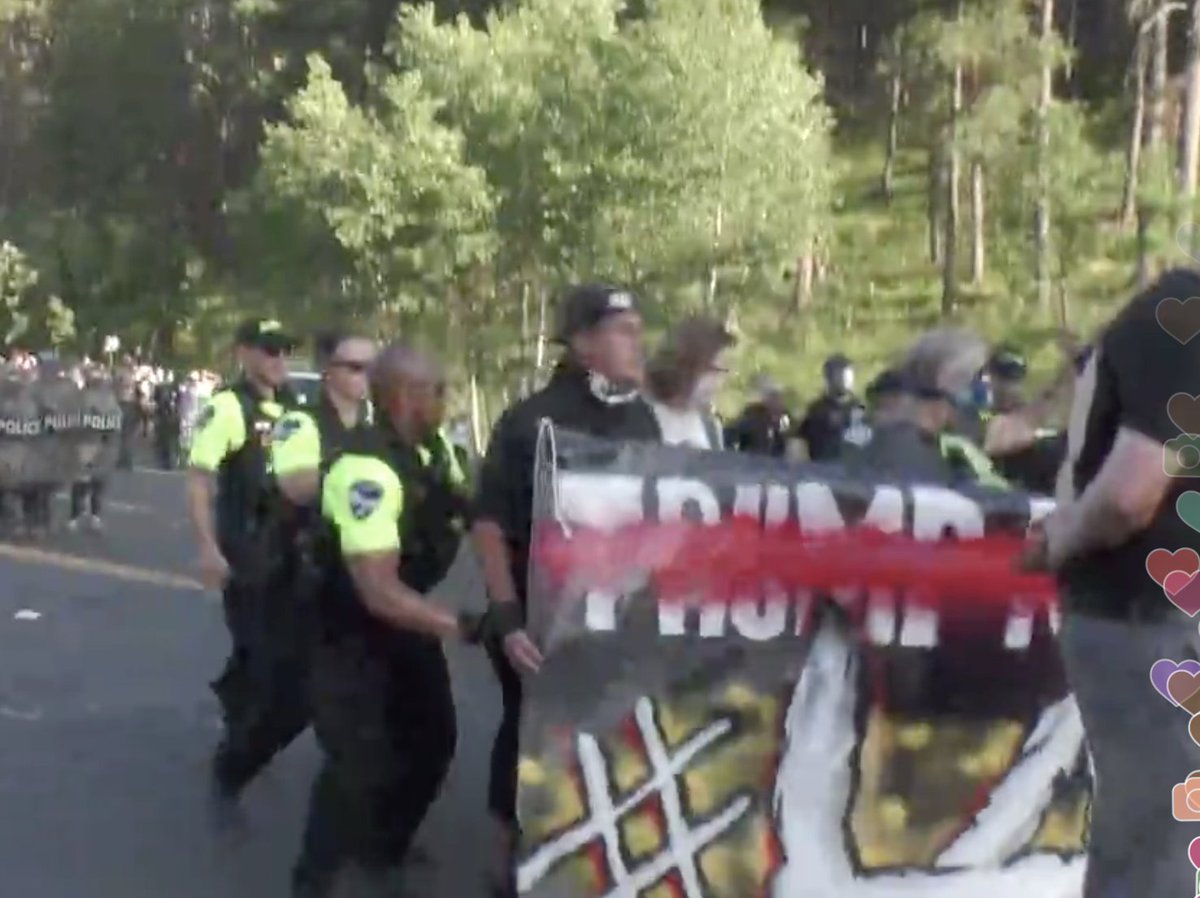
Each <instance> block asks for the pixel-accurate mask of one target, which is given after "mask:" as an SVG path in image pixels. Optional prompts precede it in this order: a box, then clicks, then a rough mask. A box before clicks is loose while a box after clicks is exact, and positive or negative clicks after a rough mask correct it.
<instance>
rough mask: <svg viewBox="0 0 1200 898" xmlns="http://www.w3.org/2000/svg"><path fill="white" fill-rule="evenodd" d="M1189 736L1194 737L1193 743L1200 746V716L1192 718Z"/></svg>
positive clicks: (1189, 725)
mask: <svg viewBox="0 0 1200 898" xmlns="http://www.w3.org/2000/svg"><path fill="white" fill-rule="evenodd" d="M1188 735H1189V736H1191V737H1192V741H1193V742H1195V743H1196V744H1197V745H1200V714H1196V715H1195V716H1193V717H1192V720H1191V723H1189V724H1188Z"/></svg>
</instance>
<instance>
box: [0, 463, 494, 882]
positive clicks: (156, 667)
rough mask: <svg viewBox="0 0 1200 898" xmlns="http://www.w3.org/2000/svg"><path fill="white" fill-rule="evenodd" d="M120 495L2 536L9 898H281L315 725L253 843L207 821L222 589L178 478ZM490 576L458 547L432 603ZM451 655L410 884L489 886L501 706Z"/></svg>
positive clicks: (3, 825)
mask: <svg viewBox="0 0 1200 898" xmlns="http://www.w3.org/2000/svg"><path fill="white" fill-rule="evenodd" d="M109 503H110V507H109V512H108V514H107V517H106V528H105V530H104V532H103V533H102V534H74V533H65V532H58V533H55V534H53V535H51V536H50V537H49V538H47V539H45V540H43V541H41V542H38V543H29V542H20V541H3V542H0V746H2V747H0V871H3V872H0V895H4V896H12V898H243V896H244V898H275V896H279V898H286V896H287V893H288V888H287V883H288V872H289V870H290V867H291V864H292V861H293V859H294V856H295V853H296V849H297V846H298V843H299V837H300V830H301V827H302V823H303V817H304V809H305V804H306V801H307V793H308V789H309V786H310V784H311V781H312V776H313V773H314V770H315V767H316V763H317V750H316V747H315V745H314V743H313V741H312V738H311V735H310V734H305V736H304V737H302V739H301V740H300V741H299V742H298V743H297V744H295V745H293V746H292V747H291V748H289V749H288V751H287V752H286V753H285V754H284V755H282V756H281V757H280V758H278V759H277V760H276V762H275V764H274V765H273V766H272V768H271V769H270V770H269V771H268V772H267V774H266V776H264V777H263V778H262V780H260V781H259V782H257V783H255V784H254V785H253V786H252V787H251V789H250V790H249V792H248V793H247V795H246V800H245V806H246V809H247V812H248V816H249V827H248V830H247V832H246V833H245V834H244V835H243V836H240V837H237V838H234V837H231V836H229V835H222V834H220V833H217V832H215V831H213V830H212V829H211V828H210V825H209V820H208V817H207V815H206V813H205V808H206V805H205V798H206V794H207V793H206V788H207V778H206V777H207V764H208V759H209V756H210V753H211V750H212V748H213V745H214V743H215V741H216V739H217V737H218V734H219V726H218V717H217V709H216V703H215V701H214V700H213V698H212V696H211V694H210V693H209V691H208V688H207V684H208V681H209V680H210V679H211V678H212V677H213V675H214V674H215V673H216V671H217V670H218V668H219V667H220V665H221V662H222V660H223V658H224V655H225V651H226V648H227V638H226V635H225V632H224V628H223V625H222V622H221V613H220V605H219V600H218V597H217V596H216V595H215V594H212V593H208V592H205V591H203V590H202V589H201V588H200V587H199V584H196V583H195V582H194V581H193V580H192V576H193V570H192V567H191V565H192V557H193V556H192V549H191V544H190V541H189V532H188V529H187V526H186V524H185V523H184V520H183V480H182V477H181V476H180V475H178V474H170V473H161V472H154V471H146V470H137V471H134V472H132V473H122V474H120V475H118V476H117V478H116V479H115V480H114V482H113V483H112V484H111V486H110V496H109ZM58 511H59V517H60V520H61V518H62V516H63V513H64V511H65V507H64V506H62V505H61V504H60V507H59V509H58ZM480 582H481V581H480V578H479V574H478V571H477V570H476V569H475V567H474V565H473V564H472V563H471V560H470V558H469V557H467V556H466V555H465V554H464V557H463V558H461V559H460V561H459V564H458V565H457V567H456V569H455V570H454V571H453V572H452V574H451V576H450V578H448V580H447V582H446V584H444V585H443V587H442V589H441V590H439V594H440V595H439V601H444V602H446V603H447V604H448V605H454V606H461V605H463V604H471V605H475V604H482V601H483V599H482V593H481V589H480ZM450 660H451V667H452V670H453V673H454V678H455V693H456V699H457V703H458V711H459V745H458V754H457V757H456V759H455V763H454V767H453V769H452V771H451V774H450V777H449V781H448V783H447V786H446V789H445V792H444V793H443V795H442V798H441V800H440V801H439V803H438V805H437V806H436V808H435V809H434V812H433V814H432V815H431V817H430V819H429V820H428V821H427V822H426V826H425V828H424V830H423V831H422V834H421V836H420V839H419V842H420V845H421V847H422V848H423V849H424V851H425V852H426V853H427V854H428V856H429V861H430V863H429V864H428V866H427V867H426V869H425V870H424V874H423V876H422V880H423V882H424V885H423V886H422V887H420V888H419V890H417V891H414V895H417V894H419V895H421V896H422V898H428V896H433V898H441V896H446V898H476V896H479V898H483V896H484V895H485V894H486V890H485V887H484V882H485V866H486V864H487V863H488V860H489V846H491V845H492V844H493V840H494V838H495V834H494V833H493V831H492V828H491V825H490V824H489V823H488V821H487V817H486V815H485V813H484V806H485V794H486V793H485V787H486V780H487V773H486V764H487V754H488V750H489V748H490V745H491V737H492V735H493V733H494V731H495V726H496V723H497V720H498V708H499V703H500V698H499V692H498V690H497V688H496V687H495V685H494V683H493V682H492V680H491V677H490V672H489V668H488V665H487V662H486V660H485V659H484V658H483V656H482V654H481V653H477V652H474V651H471V650H467V649H458V648H457V647H456V648H452V649H451V650H450Z"/></svg>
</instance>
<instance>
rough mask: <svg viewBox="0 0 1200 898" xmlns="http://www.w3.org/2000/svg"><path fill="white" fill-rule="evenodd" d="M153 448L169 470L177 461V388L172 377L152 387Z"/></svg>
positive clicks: (159, 463)
mask: <svg viewBox="0 0 1200 898" xmlns="http://www.w3.org/2000/svg"><path fill="white" fill-rule="evenodd" d="M154 450H155V454H156V455H157V456H158V465H159V467H160V468H162V469H163V470H164V471H169V470H171V469H172V468H174V467H175V466H176V464H178V462H179V390H178V388H177V386H176V384H175V379H174V377H171V378H167V379H165V380H163V382H162V383H160V384H157V385H156V386H155V387H154Z"/></svg>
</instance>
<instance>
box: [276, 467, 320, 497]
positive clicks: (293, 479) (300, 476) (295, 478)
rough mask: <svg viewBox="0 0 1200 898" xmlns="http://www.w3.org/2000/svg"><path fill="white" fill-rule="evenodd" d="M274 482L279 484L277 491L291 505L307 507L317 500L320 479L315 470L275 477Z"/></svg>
mask: <svg viewBox="0 0 1200 898" xmlns="http://www.w3.org/2000/svg"><path fill="white" fill-rule="evenodd" d="M275 482H276V483H278V484H279V491H280V492H281V493H283V495H284V496H285V497H286V498H287V500H288V501H289V502H291V503H292V504H293V505H299V506H309V505H312V504H313V503H314V502H316V500H317V490H318V489H319V487H320V483H321V478H320V475H319V474H318V473H317V471H316V470H308V471H297V472H296V473H294V474H288V475H286V476H283V477H276V478H275Z"/></svg>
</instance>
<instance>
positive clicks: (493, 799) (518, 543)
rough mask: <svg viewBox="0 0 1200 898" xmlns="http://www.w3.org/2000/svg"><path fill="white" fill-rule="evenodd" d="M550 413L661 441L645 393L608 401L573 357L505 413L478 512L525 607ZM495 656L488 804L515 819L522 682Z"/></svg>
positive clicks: (568, 425) (615, 436)
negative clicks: (498, 707) (492, 527)
mask: <svg viewBox="0 0 1200 898" xmlns="http://www.w3.org/2000/svg"><path fill="white" fill-rule="evenodd" d="M543 419H549V420H550V421H552V422H553V423H554V424H555V426H557V427H561V428H564V429H567V430H573V431H576V432H579V433H583V434H587V435H589V436H594V437H599V438H603V439H610V440H646V441H658V440H661V439H662V434H661V431H660V430H659V426H658V421H657V419H656V418H655V416H654V412H653V411H652V410H651V409H650V407H649V406H648V405H647V404H646V403H645V402H644V401H643V400H642V399H641V398H637V397H635V398H633V399H631V400H629V401H626V402H621V403H612V404H610V403H607V402H605V401H604V399H603V398H601V397H600V396H598V395H597V392H596V390H594V389H593V387H592V383H591V375H589V373H588V372H587V371H586V370H584V369H583V368H581V367H580V366H579V365H578V364H576V363H575V362H573V361H571V360H569V359H568V360H564V361H563V362H561V363H560V364H559V365H558V367H557V368H556V369H555V371H554V374H553V375H552V377H551V378H550V382H549V383H548V384H547V385H546V386H545V388H543V389H542V390H540V391H539V392H537V393H534V394H533V395H532V396H530V397H529V398H528V399H525V400H523V401H522V402H518V403H517V404H516V405H514V406H512V407H511V408H509V409H508V411H506V412H505V413H504V415H503V416H502V417H501V418H500V420H499V421H498V422H497V424H496V427H495V430H494V431H493V433H492V437H491V441H490V442H489V444H488V451H487V457H486V459H485V461H484V464H483V468H482V471H481V473H480V483H479V494H478V499H477V503H476V509H475V510H476V514H477V516H478V517H479V518H481V519H485V520H489V521H493V522H494V523H496V524H498V525H499V526H500V529H501V530H502V531H503V532H504V536H505V538H506V541H507V543H508V551H509V554H510V557H511V559H512V578H513V583H514V584H515V585H516V588H517V596H518V599H519V600H520V602H521V605H522V607H524V603H525V588H526V577H527V575H528V564H529V541H530V530H531V528H532V525H533V488H534V464H535V459H536V449H537V437H538V429H539V424H540V422H541V421H542V420H543ZM488 654H489V656H490V657H491V660H492V665H493V667H494V668H495V670H496V676H497V677H498V678H499V681H500V689H501V694H502V697H503V700H504V716H503V718H502V721H501V724H500V729H499V732H498V733H497V734H496V741H495V744H494V746H493V748H492V759H491V779H490V782H489V787H488V806H489V808H490V810H491V811H492V813H493V814H495V815H496V816H497V817H499V818H501V819H503V820H506V821H510V822H514V823H515V820H516V793H517V761H518V751H517V735H518V726H519V722H520V710H521V680H520V677H519V676H518V674H517V672H516V671H515V670H514V669H513V668H512V666H511V665H510V664H509V662H508V659H507V657H506V656H505V655H504V652H503V650H502V648H501V647H500V646H497V645H489V646H488Z"/></svg>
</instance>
